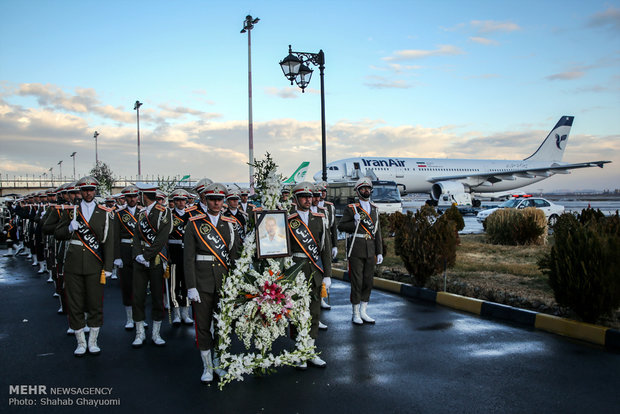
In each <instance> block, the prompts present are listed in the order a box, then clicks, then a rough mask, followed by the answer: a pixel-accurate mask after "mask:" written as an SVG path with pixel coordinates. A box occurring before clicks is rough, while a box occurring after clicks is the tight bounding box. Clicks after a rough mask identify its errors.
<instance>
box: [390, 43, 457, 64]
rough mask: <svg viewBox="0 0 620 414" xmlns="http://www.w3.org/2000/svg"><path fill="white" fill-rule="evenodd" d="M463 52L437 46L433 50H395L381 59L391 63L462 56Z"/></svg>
mask: <svg viewBox="0 0 620 414" xmlns="http://www.w3.org/2000/svg"><path fill="white" fill-rule="evenodd" d="M464 53H465V52H464V51H462V50H461V49H459V48H458V47H456V46H452V45H439V46H438V47H437V49H435V50H422V49H407V50H397V51H395V52H394V53H393V54H392V56H387V57H383V58H381V59H382V60H385V61H388V62H391V61H401V60H412V59H422V58H427V57H431V56H451V55H462V54H464Z"/></svg>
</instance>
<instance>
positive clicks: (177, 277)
mask: <svg viewBox="0 0 620 414" xmlns="http://www.w3.org/2000/svg"><path fill="white" fill-rule="evenodd" d="M188 197H189V193H188V192H187V191H185V190H183V189H178V190H174V191H173V192H172V194H170V198H172V201H173V203H174V208H173V209H172V233H170V237H169V238H168V249H169V250H170V290H169V292H170V295H169V297H168V301H169V303H171V307H172V314H173V319H172V324H173V325H175V326H179V325H181V322H183V323H184V324H186V325H193V324H194V320H193V319H192V318H190V316H189V300H188V299H187V286H186V283H185V272H184V266H183V235H184V234H185V226H186V224H187V220H188V219H189V213H188V212H186V211H185V205H186V203H187V199H188Z"/></svg>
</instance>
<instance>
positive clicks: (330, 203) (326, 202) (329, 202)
mask: <svg viewBox="0 0 620 414" xmlns="http://www.w3.org/2000/svg"><path fill="white" fill-rule="evenodd" d="M323 204H327V205H330V206H333V205H334V203H332V202H331V201H327V200H326V201H323Z"/></svg>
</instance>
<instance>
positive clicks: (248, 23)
mask: <svg viewBox="0 0 620 414" xmlns="http://www.w3.org/2000/svg"><path fill="white" fill-rule="evenodd" d="M259 20H260V19H259V18H258V17H257V18H256V19H252V16H250V15H247V16H245V20H244V21H243V29H241V33H245V32H247V33H248V142H249V152H248V160H249V161H248V164H249V165H250V191H253V190H254V166H253V164H254V124H253V122H252V29H253V28H254V25H255V24H256V23H258V21H259Z"/></svg>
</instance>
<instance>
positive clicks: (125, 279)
mask: <svg viewBox="0 0 620 414" xmlns="http://www.w3.org/2000/svg"><path fill="white" fill-rule="evenodd" d="M131 246H132V245H131V244H130V243H122V242H121V245H120V250H121V260H122V261H123V268H122V269H117V270H116V273H118V274H119V275H120V279H121V296H122V298H123V306H131V305H132V304H133V268H134V266H133V265H134V260H133V258H132V257H131V250H132V247H131ZM136 320H139V319H136Z"/></svg>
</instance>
